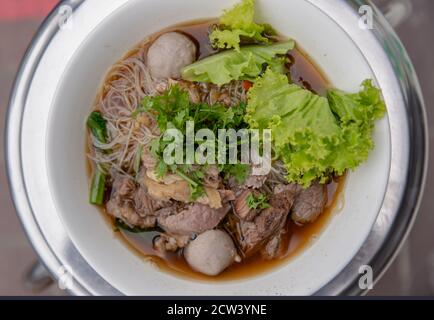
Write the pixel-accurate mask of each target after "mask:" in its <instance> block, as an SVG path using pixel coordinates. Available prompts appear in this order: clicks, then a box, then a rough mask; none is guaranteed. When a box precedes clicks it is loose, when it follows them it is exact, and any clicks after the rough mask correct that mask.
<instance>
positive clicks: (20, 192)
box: [6, 0, 428, 295]
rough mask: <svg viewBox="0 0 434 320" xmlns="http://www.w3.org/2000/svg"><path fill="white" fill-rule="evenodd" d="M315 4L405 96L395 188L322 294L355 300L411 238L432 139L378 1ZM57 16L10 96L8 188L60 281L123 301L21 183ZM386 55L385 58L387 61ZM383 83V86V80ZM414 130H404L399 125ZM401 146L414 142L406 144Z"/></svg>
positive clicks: (396, 135) (395, 120)
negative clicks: (363, 25) (32, 100)
mask: <svg viewBox="0 0 434 320" xmlns="http://www.w3.org/2000/svg"><path fill="white" fill-rule="evenodd" d="M84 1H85V0H65V1H63V2H62V3H61V4H67V5H69V6H70V7H71V8H73V10H74V11H75V10H78V9H79V7H80V5H81V4H82V3H83V2H84ZM308 1H309V2H311V3H312V4H313V5H315V6H317V7H318V8H319V9H320V10H322V11H323V12H324V13H325V14H327V15H328V16H329V17H330V18H331V19H333V20H334V21H335V22H336V23H337V24H338V25H340V26H341V28H343V29H344V30H345V31H346V32H347V34H348V35H349V36H350V37H351V38H352V39H353V41H354V42H355V43H356V45H357V46H358V47H359V49H360V51H361V52H362V54H363V55H364V56H365V58H366V59H367V61H368V62H369V64H370V65H371V67H372V69H373V71H374V73H375V74H376V76H378V78H379V79H380V80H381V79H385V78H387V77H386V75H388V76H393V77H395V78H396V79H397V81H398V82H399V87H400V89H401V92H397V93H394V94H396V95H397V96H399V97H398V98H402V99H404V105H405V106H406V108H405V110H403V112H401V113H397V114H394V115H393V116H392V117H391V118H390V121H391V137H392V160H391V171H390V177H389V184H388V187H387V192H386V196H385V199H384V203H383V206H382V209H381V211H380V213H379V216H378V218H377V220H376V223H375V225H374V227H373V229H372V231H371V233H370V235H369V237H368V239H367V240H366V242H365V244H364V246H363V247H362V248H361V249H360V251H359V252H358V254H357V256H356V257H354V258H353V260H352V261H351V262H350V263H349V264H348V265H347V267H346V268H345V269H344V270H343V271H342V272H341V273H340V274H339V275H338V276H337V277H336V278H335V279H333V280H332V281H331V282H330V283H329V284H327V285H326V286H325V287H324V288H322V289H321V290H320V291H318V292H317V293H316V294H317V295H338V294H344V295H356V294H361V293H363V292H362V290H361V289H360V288H359V286H358V275H359V274H358V268H359V266H360V265H364V264H367V265H370V266H372V267H373V269H374V272H375V275H376V279H377V280H378V279H379V277H380V276H381V274H382V273H383V272H384V271H385V270H386V269H387V266H388V265H389V264H390V263H391V261H392V260H393V258H394V256H395V255H396V253H397V251H398V249H399V247H400V246H401V245H402V243H403V241H404V239H405V238H406V236H407V234H408V232H409V230H410V228H411V226H412V224H413V222H414V219H415V217H416V213H417V209H418V207H419V203H420V199H421V196H422V191H423V187H424V184H425V176H426V172H427V163H428V161H427V156H428V139H427V124H426V116H425V109H424V102H423V98H422V94H421V91H420V87H419V83H418V80H417V77H416V74H415V72H414V69H413V67H412V64H411V62H410V60H409V58H408V56H407V54H406V51H405V49H404V48H403V46H402V44H401V42H400V41H399V39H398V38H397V36H396V34H395V33H394V31H393V29H392V28H391V27H390V26H389V25H388V23H387V22H386V20H385V18H384V17H383V16H382V14H381V13H380V12H379V11H378V9H376V8H375V7H374V6H373V5H372V3H370V2H366V1H362V0H349V1H344V0H336V1H327V0H308ZM363 4H369V5H371V6H373V8H374V13H375V28H374V29H373V30H369V31H366V32H369V37H367V36H366V35H364V36H363V37H361V36H360V33H359V31H357V30H355V29H354V26H352V25H351V23H352V21H354V19H350V17H351V18H354V15H357V14H358V8H359V7H360V6H361V5H363ZM57 10H58V8H55V9H54V10H53V12H52V13H51V14H50V15H49V16H48V18H47V19H46V20H45V22H44V23H43V24H42V26H41V27H40V29H39V31H38V33H37V35H36V36H35V38H34V39H33V41H32V43H31V45H30V46H29V49H28V51H27V53H26V55H25V57H24V59H23V61H22V64H21V67H20V70H19V72H18V75H17V78H16V80H15V84H14V87H13V90H12V94H11V98H10V102H9V111H8V116H7V128H6V162H7V169H8V177H9V184H10V188H11V193H12V196H13V200H14V203H15V206H16V209H17V212H18V214H19V216H20V219H21V221H22V224H23V227H24V229H25V231H26V233H27V236H28V238H29V240H30V242H31V243H32V245H33V247H34V249H35V250H36V252H37V253H38V255H39V256H40V258H41V261H43V262H44V264H45V266H46V267H47V269H48V270H49V271H50V272H51V273H52V274H53V276H54V277H58V270H59V268H60V267H61V266H62V265H71V266H73V267H74V274H75V276H76V277H75V281H74V283H73V286H72V287H71V288H70V293H71V294H75V295H120V294H122V293H121V292H119V291H118V290H117V289H116V288H114V287H113V286H111V285H110V283H108V282H107V281H105V280H104V279H103V278H102V277H101V276H100V275H98V274H97V273H96V272H95V270H93V269H92V268H91V266H90V265H89V264H88V263H87V262H86V261H85V259H84V258H83V257H82V256H81V255H80V253H79V252H78V251H77V249H76V248H75V247H74V245H73V244H72V242H71V240H70V239H69V238H68V237H67V236H66V232H65V233H64V238H63V239H61V240H62V244H63V246H62V250H58V249H55V248H53V245H52V243H49V241H47V238H46V236H47V235H46V234H44V233H43V232H42V231H41V228H40V226H39V225H38V223H37V220H36V218H35V214H36V213H35V212H34V211H33V209H32V205H31V203H30V201H29V197H28V194H27V191H26V185H25V182H24V179H23V171H22V159H21V149H20V137H21V120H22V115H23V112H24V107H25V101H26V97H27V92H28V89H29V87H30V86H31V82H32V78H33V75H34V72H35V70H36V68H37V66H38V63H39V61H40V59H41V57H42V56H43V55H44V51H45V50H46V48H47V47H48V46H49V45H50V41H51V39H52V38H53V37H54V36H55V35H56V33H57V32H58V24H57ZM384 57H387V59H385V58H384ZM380 85H381V81H380ZM401 124H404V126H405V127H408V132H407V131H406V130H400V125H401ZM403 141H409V142H410V143H409V144H408V145H404V143H403Z"/></svg>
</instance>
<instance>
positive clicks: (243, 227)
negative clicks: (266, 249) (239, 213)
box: [238, 207, 288, 256]
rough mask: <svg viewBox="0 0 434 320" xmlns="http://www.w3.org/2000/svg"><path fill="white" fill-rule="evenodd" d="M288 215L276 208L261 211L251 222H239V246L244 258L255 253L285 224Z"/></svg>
mask: <svg viewBox="0 0 434 320" xmlns="http://www.w3.org/2000/svg"><path fill="white" fill-rule="evenodd" d="M287 215H288V213H287V212H285V210H282V209H278V208H273V207H271V208H268V209H265V210H263V211H262V212H261V213H260V214H259V215H258V216H257V217H256V218H255V219H254V220H253V221H252V222H249V221H241V222H240V236H239V239H238V241H239V245H240V248H241V250H242V252H243V254H244V255H245V256H249V255H251V254H253V253H255V252H256V251H257V250H258V249H260V248H261V246H262V245H263V244H265V243H266V242H267V240H268V239H269V238H270V237H271V236H273V235H274V234H275V233H276V232H278V231H279V230H280V229H281V228H282V227H283V226H284V225H285V222H286V217H287Z"/></svg>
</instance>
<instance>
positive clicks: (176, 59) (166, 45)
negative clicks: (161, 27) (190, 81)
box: [147, 32, 196, 79]
mask: <svg viewBox="0 0 434 320" xmlns="http://www.w3.org/2000/svg"><path fill="white" fill-rule="evenodd" d="M195 60H196V45H195V44H194V42H193V41H192V40H191V39H190V38H189V37H187V36H185V35H183V34H182V33H179V32H168V33H165V34H163V35H161V36H160V37H158V38H157V40H155V41H154V43H153V44H152V45H151V46H150V47H149V50H148V56H147V63H148V67H149V69H150V71H151V75H152V77H154V78H159V79H163V78H175V79H176V78H180V77H181V69H182V68H183V67H185V66H187V65H189V64H192V63H193V62H194V61H195Z"/></svg>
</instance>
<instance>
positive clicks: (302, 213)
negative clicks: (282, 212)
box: [291, 183, 327, 224]
mask: <svg viewBox="0 0 434 320" xmlns="http://www.w3.org/2000/svg"><path fill="white" fill-rule="evenodd" d="M326 204H327V186H326V185H324V184H319V183H314V184H312V185H311V186H310V187H309V188H307V189H301V190H300V192H299V193H298V195H297V198H296V199H295V202H294V206H293V208H292V216H291V217H292V220H294V222H296V223H297V224H305V223H309V222H313V221H315V220H316V219H317V218H318V216H319V215H320V214H321V213H322V212H323V211H324V208H325V206H326Z"/></svg>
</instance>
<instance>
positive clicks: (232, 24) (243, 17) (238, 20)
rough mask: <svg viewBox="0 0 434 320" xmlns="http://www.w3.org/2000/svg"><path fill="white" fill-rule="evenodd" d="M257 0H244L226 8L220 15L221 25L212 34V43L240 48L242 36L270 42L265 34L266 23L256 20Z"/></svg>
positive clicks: (229, 47)
mask: <svg viewBox="0 0 434 320" xmlns="http://www.w3.org/2000/svg"><path fill="white" fill-rule="evenodd" d="M254 16H255V1H254V0H242V1H241V2H240V3H238V4H236V5H235V6H234V7H233V8H231V9H229V10H225V12H224V14H223V15H222V16H221V17H220V21H219V27H218V28H216V29H214V30H213V31H212V32H211V34H210V36H209V37H210V40H211V43H212V44H213V45H214V47H216V48H220V49H231V48H234V49H235V50H237V51H239V50H240V42H241V39H242V38H247V39H249V40H250V41H254V42H259V43H268V39H267V38H266V37H264V36H263V33H264V31H266V30H267V26H266V25H262V24H257V23H255V22H254Z"/></svg>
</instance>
